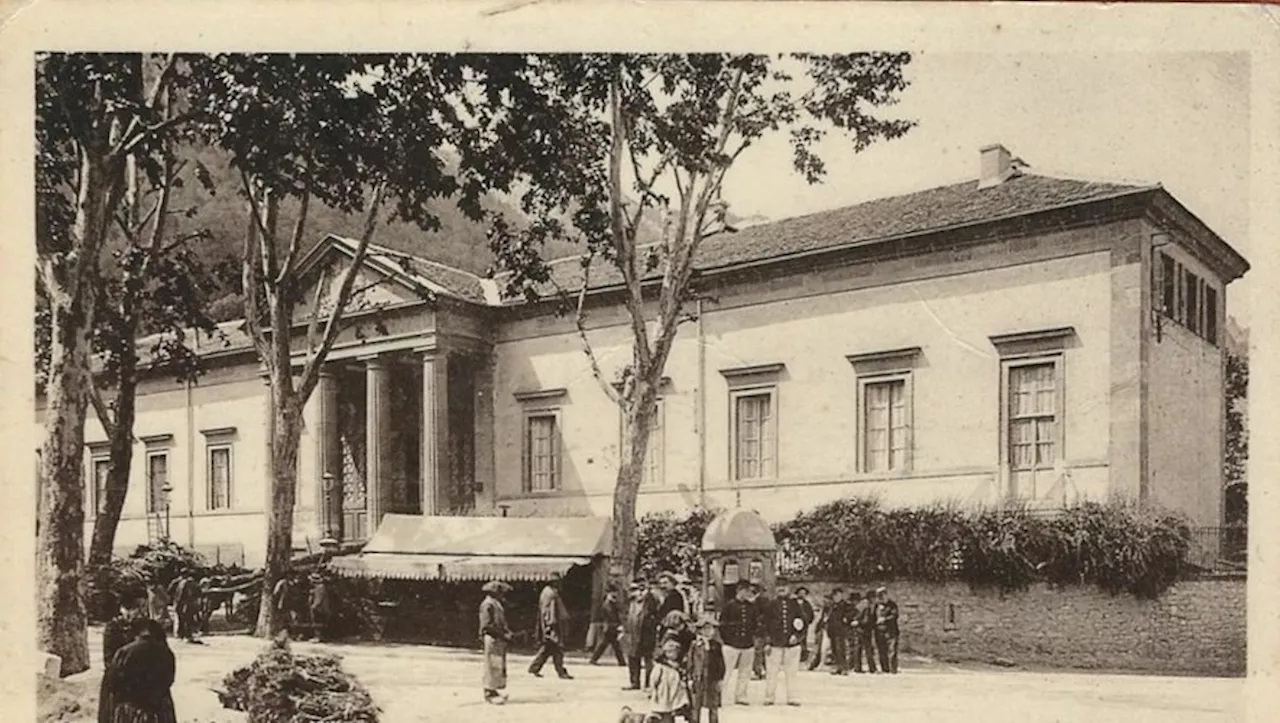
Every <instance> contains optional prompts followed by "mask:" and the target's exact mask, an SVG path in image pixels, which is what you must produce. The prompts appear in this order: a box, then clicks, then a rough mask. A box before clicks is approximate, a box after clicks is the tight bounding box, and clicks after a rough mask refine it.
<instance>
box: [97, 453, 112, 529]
mask: <svg viewBox="0 0 1280 723" xmlns="http://www.w3.org/2000/svg"><path fill="white" fill-rule="evenodd" d="M110 474H111V458H110V457H103V456H95V457H94V458H93V514H95V515H100V514H102V508H103V507H104V506H105V505H106V502H107V477H108V475H110Z"/></svg>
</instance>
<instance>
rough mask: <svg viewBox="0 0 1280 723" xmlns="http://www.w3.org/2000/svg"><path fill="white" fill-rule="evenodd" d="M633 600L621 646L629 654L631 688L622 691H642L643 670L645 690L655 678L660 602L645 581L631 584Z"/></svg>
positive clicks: (628, 607) (627, 613) (624, 623)
mask: <svg viewBox="0 0 1280 723" xmlns="http://www.w3.org/2000/svg"><path fill="white" fill-rule="evenodd" d="M630 593H631V600H630V601H628V603H627V612H626V617H625V618H623V627H622V646H623V647H624V648H626V652H627V668H628V673H629V674H630V682H631V685H630V686H629V687H627V688H624V689H623V690H639V689H640V684H641V680H640V668H641V665H642V664H643V667H644V681H643V682H644V687H645V688H648V687H649V679H650V677H652V675H653V650H654V647H655V646H656V645H657V644H658V601H657V600H655V599H654V597H653V595H651V594H650V593H649V587H648V585H647V584H646V583H645V582H644V581H643V580H636V581H635V582H633V583H631V588H630Z"/></svg>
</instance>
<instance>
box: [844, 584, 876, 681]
mask: <svg viewBox="0 0 1280 723" xmlns="http://www.w3.org/2000/svg"><path fill="white" fill-rule="evenodd" d="M854 595H856V597H855V599H854V603H853V615H852V616H851V617H852V628H853V630H852V632H853V638H852V640H851V641H850V642H852V644H853V645H852V647H853V650H852V654H853V670H854V672H856V673H861V672H862V661H863V658H865V659H866V661H867V672H868V673H874V672H876V652H875V644H874V642H873V641H874V633H875V631H874V628H875V616H874V615H875V614H874V612H873V611H872V609H871V605H872V603H873V601H874V598H875V593H874V592H872V591H868V592H867V593H866V594H865V595H864V594H862V593H854Z"/></svg>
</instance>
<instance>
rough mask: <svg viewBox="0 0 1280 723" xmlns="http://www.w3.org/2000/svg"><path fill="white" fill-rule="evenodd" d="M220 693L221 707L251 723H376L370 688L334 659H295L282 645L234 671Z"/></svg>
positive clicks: (279, 644) (297, 657)
mask: <svg viewBox="0 0 1280 723" xmlns="http://www.w3.org/2000/svg"><path fill="white" fill-rule="evenodd" d="M223 685H224V686H225V687H226V690H222V691H218V700H219V701H220V702H221V703H222V706H223V707H224V708H228V709H230V710H237V711H243V712H245V713H247V714H248V720H249V723H339V722H340V721H341V722H342V723H377V721H378V716H379V712H380V711H379V710H378V707H377V706H376V705H375V704H374V702H373V697H372V696H370V695H369V691H368V689H366V688H365V687H364V686H363V685H361V684H360V682H359V681H358V680H356V678H355V676H353V675H352V674H351V673H349V672H347V671H346V670H344V669H343V667H342V661H341V659H340V658H338V657H337V656H334V655H294V654H293V652H292V650H291V649H290V648H289V644H288V643H287V642H285V641H283V640H280V641H276V642H273V643H271V645H270V646H269V647H268V648H267V649H266V650H264V651H262V653H260V654H259V655H258V657H257V659H255V660H254V661H253V663H252V664H250V665H248V666H246V667H243V668H238V669H236V670H234V671H232V672H231V673H230V674H229V675H227V677H226V678H224V679H223Z"/></svg>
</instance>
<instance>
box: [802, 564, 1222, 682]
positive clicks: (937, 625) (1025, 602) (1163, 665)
mask: <svg viewBox="0 0 1280 723" xmlns="http://www.w3.org/2000/svg"><path fill="white" fill-rule="evenodd" d="M803 584H804V585H805V586H806V587H808V588H809V590H810V591H811V592H812V593H813V596H816V597H820V596H821V595H822V594H823V593H825V592H827V591H829V590H830V589H831V588H833V587H835V586H836V585H837V584H839V585H840V586H841V587H844V588H845V589H846V590H848V589H850V588H851V587H853V586H851V585H849V584H847V583H833V582H826V581H822V582H804V583H803ZM857 587H859V588H862V587H872V586H871V585H859V586H857ZM888 587H889V588H890V590H891V594H892V596H893V598H894V599H895V600H897V602H898V606H899V612H900V615H901V628H902V637H901V640H900V642H899V645H900V650H902V651H903V652H907V653H914V654H919V655H925V656H928V657H932V658H935V659H941V660H948V661H976V662H983V663H999V664H1015V665H1026V666H1048V667H1059V668H1060V667H1073V668H1091V669H1103V670H1128V671H1142V672H1156V673H1166V674H1170V673H1178V674H1195V675H1227V676H1241V675H1244V673H1245V664H1246V656H1245V652H1246V640H1247V634H1246V615H1245V597H1246V595H1245V588H1246V581H1245V580H1244V579H1243V578H1230V579H1205V580H1188V581H1184V582H1180V583H1178V584H1177V585H1175V586H1174V587H1172V588H1171V589H1170V590H1169V591H1167V592H1166V593H1165V594H1164V595H1162V596H1161V597H1160V598H1158V599H1156V600H1139V599H1137V598H1134V597H1132V596H1129V595H1115V596H1113V595H1109V594H1107V593H1105V592H1101V591H1099V590H1097V589H1095V588H1091V587H1070V588H1063V589H1054V588H1051V587H1049V586H1047V585H1043V584H1037V585H1035V586H1033V587H1032V588H1031V589H1030V590H1028V591H1026V592H1020V593H1011V594H1008V595H1000V594H998V593H996V592H986V591H984V592H975V591H973V590H970V589H969V587H968V586H967V585H964V584H961V583H947V584H925V583H914V582H895V583H889V585H888ZM949 607H950V608H952V609H954V624H951V621H950V620H949V615H948V613H949V609H948V608H949ZM908 665H909V663H908Z"/></svg>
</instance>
